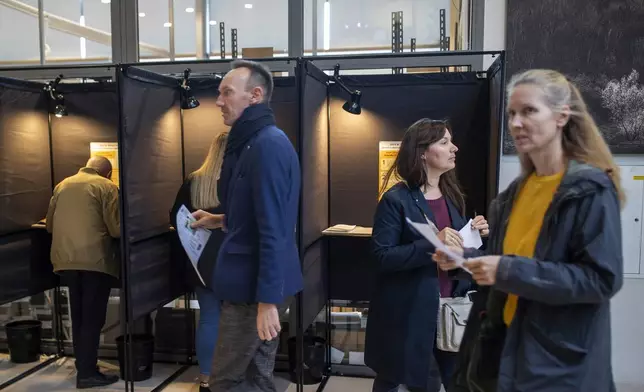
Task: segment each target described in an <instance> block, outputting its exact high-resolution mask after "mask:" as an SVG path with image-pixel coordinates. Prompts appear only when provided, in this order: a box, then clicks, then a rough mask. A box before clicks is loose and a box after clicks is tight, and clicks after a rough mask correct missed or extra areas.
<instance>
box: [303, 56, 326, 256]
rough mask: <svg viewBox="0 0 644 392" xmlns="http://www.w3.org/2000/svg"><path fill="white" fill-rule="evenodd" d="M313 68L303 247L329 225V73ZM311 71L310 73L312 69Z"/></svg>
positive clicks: (306, 115) (307, 107) (306, 117)
mask: <svg viewBox="0 0 644 392" xmlns="http://www.w3.org/2000/svg"><path fill="white" fill-rule="evenodd" d="M306 67H307V68H309V69H310V71H308V72H307V74H306V77H305V79H304V94H303V98H302V102H303V113H302V115H303V121H304V123H303V128H302V136H301V137H302V154H301V155H302V159H301V161H302V217H301V219H302V247H303V248H304V249H306V248H307V247H309V246H310V245H311V244H312V243H314V242H315V241H317V240H318V239H319V238H320V237H321V236H322V231H323V230H325V229H326V228H327V227H329V144H328V141H329V138H328V134H329V121H328V102H327V85H326V84H325V83H323V82H321V81H320V79H322V80H326V79H325V78H326V76H325V75H324V74H323V73H322V71H319V70H317V69H315V68H314V66H313V65H311V64H308V63H306ZM309 72H310V73H309ZM316 76H317V77H316Z"/></svg>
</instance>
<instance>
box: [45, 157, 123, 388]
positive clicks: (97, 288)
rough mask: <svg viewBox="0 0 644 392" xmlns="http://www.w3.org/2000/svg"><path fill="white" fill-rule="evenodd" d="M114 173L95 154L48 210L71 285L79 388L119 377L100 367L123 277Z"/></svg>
mask: <svg viewBox="0 0 644 392" xmlns="http://www.w3.org/2000/svg"><path fill="white" fill-rule="evenodd" d="M111 173H112V165H111V164H110V161H109V160H107V159H106V158H103V157H93V158H91V159H90V160H89V161H88V162H87V165H86V166H85V167H83V168H82V169H80V170H79V171H78V173H77V174H75V175H73V176H71V177H68V178H66V179H64V180H63V181H61V182H60V183H59V184H58V185H57V186H56V188H55V189H54V194H53V196H52V198H51V201H50V203H49V210H48V212H47V220H46V223H47V231H49V232H50V233H52V237H53V239H52V246H51V262H52V264H53V266H54V271H55V272H56V273H58V274H60V275H61V277H62V279H63V282H64V284H65V285H66V286H68V287H69V296H70V298H69V299H70V304H71V316H72V332H73V340H74V354H75V356H76V370H77V376H76V387H77V388H79V389H85V388H93V387H101V386H106V385H110V384H113V383H115V382H117V381H118V376H113V375H105V374H102V373H100V372H99V370H98V367H97V360H98V359H97V356H98V345H99V338H100V334H101V329H102V328H103V324H105V313H106V311H107V303H108V299H109V295H110V290H111V288H112V286H113V285H114V283H115V280H116V279H118V277H119V257H118V252H119V247H118V243H117V241H116V240H115V239H116V238H119V237H120V219H119V200H118V187H117V186H116V184H114V183H113V182H112V181H110V180H109V178H110V177H111Z"/></svg>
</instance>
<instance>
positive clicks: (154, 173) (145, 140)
mask: <svg viewBox="0 0 644 392" xmlns="http://www.w3.org/2000/svg"><path fill="white" fill-rule="evenodd" d="M121 82H122V86H121V88H122V91H121V94H122V97H123V98H122V99H123V113H122V116H123V118H122V120H123V139H122V140H121V143H122V145H121V153H122V154H123V159H122V163H123V166H124V167H121V171H122V172H123V177H122V178H123V179H124V182H125V183H124V184H122V186H123V190H124V192H125V194H126V198H127V199H126V205H127V225H126V236H127V239H128V241H130V242H135V241H139V240H143V239H147V238H151V237H153V236H155V235H159V234H162V233H165V232H167V231H168V228H169V225H170V221H169V216H168V211H169V209H170V207H171V206H172V204H173V202H174V197H175V195H176V193H177V190H178V189H179V187H180V186H181V183H182V181H183V179H182V173H181V123H180V111H179V100H178V94H179V93H178V90H177V89H176V88H173V87H170V86H163V85H159V84H153V83H146V82H144V81H140V80H135V79H132V78H128V77H124V78H122V79H121Z"/></svg>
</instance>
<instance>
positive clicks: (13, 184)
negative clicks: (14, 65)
mask: <svg viewBox="0 0 644 392" xmlns="http://www.w3.org/2000/svg"><path fill="white" fill-rule="evenodd" d="M0 130H1V132H2V134H1V137H0V211H2V213H0V235H3V234H9V233H15V232H17V231H22V230H27V229H29V228H30V227H31V225H32V224H34V223H36V222H38V221H39V220H40V219H42V218H44V217H45V214H46V213H47V206H48V203H49V198H50V196H51V191H52V182H51V168H50V154H49V128H48V116H47V101H46V99H45V95H44V93H43V92H42V85H40V84H37V83H29V82H22V81H12V80H8V79H0Z"/></svg>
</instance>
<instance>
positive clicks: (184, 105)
mask: <svg viewBox="0 0 644 392" xmlns="http://www.w3.org/2000/svg"><path fill="white" fill-rule="evenodd" d="M190 72H191V71H190V68H187V69H186V70H185V71H183V81H182V82H181V109H194V108H196V107H198V106H199V101H198V100H197V98H196V97H195V96H194V95H192V93H191V92H190V86H188V79H189V78H190Z"/></svg>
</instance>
